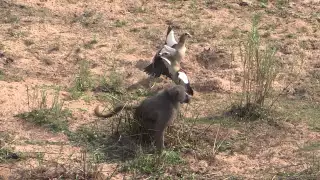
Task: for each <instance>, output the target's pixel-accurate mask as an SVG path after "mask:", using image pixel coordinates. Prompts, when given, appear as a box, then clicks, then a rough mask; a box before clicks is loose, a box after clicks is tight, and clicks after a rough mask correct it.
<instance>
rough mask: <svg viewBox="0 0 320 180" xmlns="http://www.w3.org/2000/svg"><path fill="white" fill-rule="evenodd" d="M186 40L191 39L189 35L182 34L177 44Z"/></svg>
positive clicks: (186, 33)
mask: <svg viewBox="0 0 320 180" xmlns="http://www.w3.org/2000/svg"><path fill="white" fill-rule="evenodd" d="M187 38H192V36H191V34H190V33H188V32H185V33H183V34H182V35H181V36H180V38H179V42H182V43H184V42H185V41H186V39H187Z"/></svg>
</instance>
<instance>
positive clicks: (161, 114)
mask: <svg viewBox="0 0 320 180" xmlns="http://www.w3.org/2000/svg"><path fill="white" fill-rule="evenodd" d="M189 101H190V99H189V96H188V94H186V89H185V88H184V87H183V86H181V85H174V86H172V87H170V88H167V89H164V90H162V91H161V92H159V93H158V94H156V95H154V96H152V97H149V98H147V99H145V100H144V101H142V102H141V103H140V105H137V106H135V105H131V106H124V105H120V106H117V107H116V108H115V109H114V110H113V112H111V113H109V114H103V113H101V112H99V108H98V107H97V108H96V109H95V114H96V115H97V116H99V117H105V118H108V117H112V116H113V115H115V114H117V113H118V112H120V111H121V110H122V109H134V110H135V112H134V119H135V120H137V121H138V122H139V124H140V126H141V127H142V129H143V131H147V132H148V134H150V135H151V136H153V137H154V139H155V145H156V148H157V150H158V151H159V152H162V150H163V148H164V131H165V129H166V127H167V126H168V125H170V124H172V122H173V120H174V119H175V118H176V117H177V111H178V109H179V106H180V104H182V103H189Z"/></svg>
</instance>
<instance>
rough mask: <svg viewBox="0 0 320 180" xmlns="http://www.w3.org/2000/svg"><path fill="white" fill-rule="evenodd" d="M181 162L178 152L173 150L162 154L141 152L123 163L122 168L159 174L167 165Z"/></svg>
mask: <svg viewBox="0 0 320 180" xmlns="http://www.w3.org/2000/svg"><path fill="white" fill-rule="evenodd" d="M183 162H184V161H183V159H182V158H181V157H180V154H179V153H178V152H175V151H165V152H163V154H162V155H158V154H144V153H141V154H139V155H138V156H137V157H136V158H135V159H133V160H131V161H128V162H127V163H126V164H124V166H123V167H122V170H123V171H130V172H135V171H138V172H140V173H143V174H158V175H161V174H163V173H164V172H165V170H166V168H167V167H170V166H174V165H179V164H181V163H183Z"/></svg>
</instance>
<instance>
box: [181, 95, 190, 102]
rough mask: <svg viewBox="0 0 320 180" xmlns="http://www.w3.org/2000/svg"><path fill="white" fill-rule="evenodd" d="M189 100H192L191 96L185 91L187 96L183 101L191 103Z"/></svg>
mask: <svg viewBox="0 0 320 180" xmlns="http://www.w3.org/2000/svg"><path fill="white" fill-rule="evenodd" d="M189 102H190V96H189V95H188V94H187V93H185V98H184V101H183V102H182V103H189Z"/></svg>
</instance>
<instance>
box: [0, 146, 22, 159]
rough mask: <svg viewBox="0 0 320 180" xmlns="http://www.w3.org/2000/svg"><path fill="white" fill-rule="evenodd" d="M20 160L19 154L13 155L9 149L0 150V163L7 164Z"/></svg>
mask: <svg viewBox="0 0 320 180" xmlns="http://www.w3.org/2000/svg"><path fill="white" fill-rule="evenodd" d="M20 159H21V154H20V153H15V152H14V151H13V150H12V149H9V148H4V147H3V148H0V163H9V162H13V161H19V160H20Z"/></svg>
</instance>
